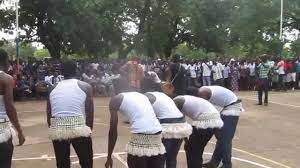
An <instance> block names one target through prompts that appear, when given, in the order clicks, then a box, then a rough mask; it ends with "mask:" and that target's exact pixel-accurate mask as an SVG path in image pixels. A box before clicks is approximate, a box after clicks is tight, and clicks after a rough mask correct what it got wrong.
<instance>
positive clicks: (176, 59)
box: [172, 54, 180, 63]
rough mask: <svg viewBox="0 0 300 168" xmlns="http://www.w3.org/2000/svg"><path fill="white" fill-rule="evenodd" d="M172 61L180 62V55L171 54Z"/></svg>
mask: <svg viewBox="0 0 300 168" xmlns="http://www.w3.org/2000/svg"><path fill="white" fill-rule="evenodd" d="M172 61H173V62H174V63H180V55H179V54H175V55H173V57H172Z"/></svg>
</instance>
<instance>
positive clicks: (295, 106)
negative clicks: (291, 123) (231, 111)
mask: <svg viewBox="0 0 300 168" xmlns="http://www.w3.org/2000/svg"><path fill="white" fill-rule="evenodd" d="M241 98H242V99H246V100H252V101H257V99H253V98H247V97H241ZM269 103H272V104H277V105H281V106H288V107H294V108H300V106H298V105H293V104H285V103H278V102H273V101H269Z"/></svg>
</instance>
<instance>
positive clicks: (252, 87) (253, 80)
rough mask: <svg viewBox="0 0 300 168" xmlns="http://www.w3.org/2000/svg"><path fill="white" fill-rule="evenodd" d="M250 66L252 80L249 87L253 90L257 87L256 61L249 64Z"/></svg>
mask: <svg viewBox="0 0 300 168" xmlns="http://www.w3.org/2000/svg"><path fill="white" fill-rule="evenodd" d="M248 67H249V76H250V82H249V85H248V89H249V90H252V91H253V89H254V87H255V80H256V64H255V62H254V61H252V62H251V63H249V64H248Z"/></svg>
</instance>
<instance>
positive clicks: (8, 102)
mask: <svg viewBox="0 0 300 168" xmlns="http://www.w3.org/2000/svg"><path fill="white" fill-rule="evenodd" d="M4 103H5V108H6V111H7V116H8V118H9V120H10V122H11V123H12V125H13V126H14V127H15V129H16V131H17V132H18V138H19V145H23V143H24V142H25V137H24V135H23V131H22V128H21V125H20V123H19V120H18V115H17V111H16V108H15V105H14V99H13V80H12V78H11V77H7V79H6V80H4Z"/></svg>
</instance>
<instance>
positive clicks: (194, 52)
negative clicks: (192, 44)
mask: <svg viewBox="0 0 300 168" xmlns="http://www.w3.org/2000/svg"><path fill="white" fill-rule="evenodd" d="M175 53H177V54H180V55H182V56H183V57H184V58H188V59H204V58H206V57H207V54H206V53H205V51H204V50H203V49H191V48H189V47H188V46H187V45H185V44H181V45H179V46H177V47H176V50H175Z"/></svg>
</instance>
